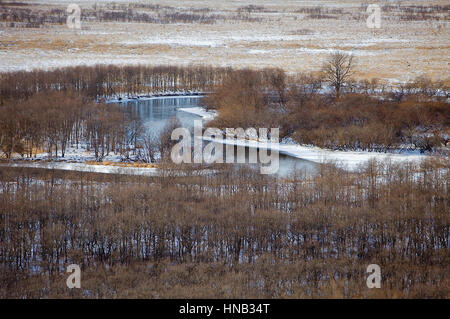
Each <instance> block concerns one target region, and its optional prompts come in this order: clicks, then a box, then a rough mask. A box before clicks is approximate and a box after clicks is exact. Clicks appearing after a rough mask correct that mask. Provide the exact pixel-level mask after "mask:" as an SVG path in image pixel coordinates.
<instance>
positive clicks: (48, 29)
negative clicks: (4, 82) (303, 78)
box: [0, 0, 450, 82]
mask: <svg viewBox="0 0 450 319" xmlns="http://www.w3.org/2000/svg"><path fill="white" fill-rule="evenodd" d="M72 2H74V1H69V0H41V1H39V3H40V5H37V4H36V2H31V1H29V3H33V5H34V6H36V7H38V8H40V9H41V10H50V9H52V8H60V9H64V10H65V8H66V7H67V4H68V3H72ZM75 2H76V3H78V4H79V5H80V7H81V9H82V11H83V10H92V8H93V6H94V4H97V5H101V4H105V3H110V2H111V1H110V0H108V1H103V2H102V1H93V0H92V1H89V0H84V1H75ZM115 2H116V3H122V4H123V3H125V4H130V3H133V1H115ZM46 3H47V5H46ZM140 4H142V5H149V4H151V5H160V6H161V8H160V9H145V8H141V9H135V10H136V12H144V13H147V14H149V15H150V16H155V17H157V16H158V15H161V14H166V13H167V12H170V14H172V13H173V14H186V15H189V14H191V15H201V14H205V15H206V16H212V17H213V18H212V19H215V20H213V22H212V23H199V22H195V21H194V22H189V23H188V22H186V23H182V22H176V23H136V22H98V21H82V29H81V30H73V29H69V28H68V27H67V26H66V25H65V24H61V25H55V24H54V25H49V24H46V25H44V26H42V27H40V28H11V27H2V29H1V30H0V38H1V41H0V70H2V71H11V70H23V69H27V70H29V69H50V68H56V67H61V66H69V65H92V64H97V63H101V64H153V65H156V64H163V65H167V64H176V65H187V64H210V65H216V66H234V67H252V68H263V67H281V68H283V69H285V70H287V71H289V72H298V71H317V70H318V69H319V68H320V66H321V64H322V62H323V61H324V59H325V58H326V56H327V55H328V54H329V53H330V52H333V51H335V50H341V51H344V52H348V53H353V54H354V55H355V56H356V57H357V58H358V64H359V67H358V69H359V70H360V71H361V72H360V74H359V75H358V77H361V78H373V77H378V78H381V79H386V80H389V81H391V82H398V81H401V82H404V81H408V80H410V79H411V78H414V77H416V76H419V75H422V74H427V75H429V76H430V77H432V78H435V79H443V78H446V77H447V76H448V63H449V60H450V59H449V48H450V37H449V22H448V21H449V20H448V13H447V14H446V13H445V12H443V13H439V14H440V15H442V17H441V19H440V20H434V19H431V20H417V21H416V20H413V21H408V20H404V19H403V18H400V16H399V15H398V14H399V13H396V12H390V11H388V10H384V11H383V12H382V14H383V16H382V24H381V28H380V29H369V28H368V27H367V25H366V19H367V16H368V14H367V13H366V12H365V5H367V3H366V1H361V0H359V1H358V0H347V1H282V0H275V1H219V0H210V1H200V0H196V1H182V2H181V1H172V0H165V1H152V2H151V3H147V2H142V1H141V2H140ZM384 4H387V5H394V6H396V5H397V3H396V2H395V3H394V2H386V3H381V4H380V6H383V5H384ZM446 4H448V2H447V1H404V2H402V3H401V6H406V5H418V6H420V5H425V6H428V5H446ZM249 5H253V6H254V8H256V9H251V7H250V9H248V8H249V7H248V6H249ZM166 7H167V8H169V9H164V8H166ZM314 8H322V9H321V10H322V11H321V12H322V13H320V14H319V15H318V17H314V14H311V13H308V12H307V11H305V10H308V9H314ZM398 8H400V7H398ZM139 10H141V11H139ZM145 10H147V11H145ZM399 10H400V9H399ZM204 12H206V13H204ZM214 17H216V18H214ZM4 26H6V24H4Z"/></svg>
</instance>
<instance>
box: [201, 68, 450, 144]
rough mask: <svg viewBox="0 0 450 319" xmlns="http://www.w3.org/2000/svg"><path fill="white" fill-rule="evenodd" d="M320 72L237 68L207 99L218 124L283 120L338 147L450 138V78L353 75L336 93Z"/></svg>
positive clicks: (284, 129)
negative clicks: (388, 79) (397, 79)
mask: <svg viewBox="0 0 450 319" xmlns="http://www.w3.org/2000/svg"><path fill="white" fill-rule="evenodd" d="M326 84H327V83H326V82H324V80H323V78H322V77H321V76H320V75H307V74H298V75H296V76H294V77H288V76H286V75H285V74H284V72H283V71H282V70H263V71H254V70H235V71H233V72H230V73H229V74H228V75H227V77H225V79H224V80H223V81H222V82H221V83H220V84H219V85H218V86H216V88H215V89H214V92H215V94H214V95H211V96H209V97H208V98H207V99H206V103H207V104H208V105H209V106H211V107H215V108H217V110H218V111H219V116H218V117H217V119H216V120H215V121H213V122H211V123H210V125H211V126H213V127H220V128H226V127H244V128H246V127H279V128H280V132H281V135H282V137H292V138H294V139H295V140H296V141H297V142H299V143H302V144H314V145H317V146H320V147H327V148H332V149H363V150H381V151H385V150H388V149H393V148H412V149H419V150H421V151H431V150H440V149H442V148H444V147H445V146H446V145H448V143H449V141H450V138H449V132H450V104H449V102H448V94H449V93H448V92H449V90H448V87H446V85H445V84H444V82H432V81H431V80H430V79H428V78H425V77H421V78H418V79H416V80H414V81H411V82H409V83H406V84H404V85H401V86H399V87H396V88H394V87H391V88H389V87H387V86H385V85H383V84H382V83H380V82H379V81H377V80H372V81H359V82H356V81H351V80H349V81H347V82H346V83H345V85H344V86H343V88H342V90H343V91H344V93H345V94H343V95H340V96H339V97H336V96H335V94H334V93H331V92H330V91H329V90H328V87H327V85H326Z"/></svg>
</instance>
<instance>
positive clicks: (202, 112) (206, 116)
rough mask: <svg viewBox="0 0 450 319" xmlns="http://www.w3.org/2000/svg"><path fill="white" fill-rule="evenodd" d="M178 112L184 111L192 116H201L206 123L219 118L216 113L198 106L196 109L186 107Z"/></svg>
mask: <svg viewBox="0 0 450 319" xmlns="http://www.w3.org/2000/svg"><path fill="white" fill-rule="evenodd" d="M178 111H183V112H187V113H191V114H195V115H198V116H200V117H201V118H202V119H203V120H204V121H205V122H208V121H211V120H213V119H214V118H215V117H216V116H217V112H216V111H207V110H206V109H205V108H203V107H200V106H196V107H185V108H182V109H178Z"/></svg>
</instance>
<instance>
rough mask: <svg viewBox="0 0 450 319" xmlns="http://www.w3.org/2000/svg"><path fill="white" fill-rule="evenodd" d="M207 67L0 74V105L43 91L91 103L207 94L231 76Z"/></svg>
mask: <svg viewBox="0 0 450 319" xmlns="http://www.w3.org/2000/svg"><path fill="white" fill-rule="evenodd" d="M230 70H231V69H229V68H220V67H218V68H215V67H210V66H187V67H178V66H145V65H136V66H117V65H96V66H76V67H65V68H60V69H54V70H51V71H44V70H33V71H14V72H3V73H0V105H1V104H2V102H3V101H4V100H5V99H8V98H16V99H17V98H24V97H29V96H31V95H33V94H35V93H37V92H42V91H53V90H56V91H64V90H73V91H76V92H82V93H83V94H86V95H87V96H89V97H92V98H94V99H101V98H107V97H114V96H122V95H123V96H124V95H128V96H131V95H134V96H135V95H138V94H142V95H150V94H154V93H159V92H167V91H195V92H205V91H208V90H209V89H210V88H211V86H212V85H215V84H217V83H219V82H220V81H221V80H222V79H223V77H224V76H225V75H226V74H227V73H228V72H230Z"/></svg>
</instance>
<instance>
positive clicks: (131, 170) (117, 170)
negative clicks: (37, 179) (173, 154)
mask: <svg viewBox="0 0 450 319" xmlns="http://www.w3.org/2000/svg"><path fill="white" fill-rule="evenodd" d="M0 166H4V167H31V168H45V169H60V170H65V171H76V172H89V173H106V174H125V175H142V176H157V175H158V169H157V168H141V167H117V166H107V165H89V164H85V163H67V162H46V163H39V162H29V163H23V162H21V163H10V164H6V163H0Z"/></svg>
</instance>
